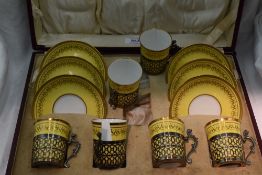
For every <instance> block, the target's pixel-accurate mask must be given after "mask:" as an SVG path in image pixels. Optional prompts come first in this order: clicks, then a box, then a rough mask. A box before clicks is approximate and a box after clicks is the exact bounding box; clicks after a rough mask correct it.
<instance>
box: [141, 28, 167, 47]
mask: <svg viewBox="0 0 262 175" xmlns="http://www.w3.org/2000/svg"><path fill="white" fill-rule="evenodd" d="M151 30H157V31H160V32H163V33H166V34H168V35H169V37H170V44H169V45H168V46H167V47H166V48H163V49H158V50H152V49H150V48H148V47H146V46H145V44H143V43H142V42H141V38H142V35H143V34H144V33H145V32H148V31H151ZM139 41H140V45H141V46H142V47H144V48H145V49H147V50H150V51H151V52H161V51H163V50H166V49H168V48H169V47H170V46H171V45H172V36H171V35H170V33H168V32H167V31H165V30H163V29H159V28H151V29H148V30H145V31H143V32H142V33H141V34H140V36H139Z"/></svg>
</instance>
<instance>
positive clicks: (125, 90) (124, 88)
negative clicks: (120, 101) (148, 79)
mask: <svg viewBox="0 0 262 175" xmlns="http://www.w3.org/2000/svg"><path fill="white" fill-rule="evenodd" d="M109 85H110V87H111V88H112V89H114V90H116V91H117V92H118V93H121V94H129V93H132V92H135V91H136V90H137V89H138V87H139V81H137V82H135V83H133V84H130V85H119V84H117V83H115V82H113V81H112V80H109Z"/></svg>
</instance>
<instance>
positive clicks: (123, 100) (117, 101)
mask: <svg viewBox="0 0 262 175" xmlns="http://www.w3.org/2000/svg"><path fill="white" fill-rule="evenodd" d="M109 91H110V98H109V104H110V105H111V106H112V107H113V108H116V107H120V108H124V107H126V106H130V105H132V104H134V103H135V102H136V101H137V99H138V89H137V90H135V91H134V92H131V93H128V94H122V93H118V92H116V91H115V90H113V89H112V88H111V87H110V88H109Z"/></svg>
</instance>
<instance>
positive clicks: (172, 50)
mask: <svg viewBox="0 0 262 175" xmlns="http://www.w3.org/2000/svg"><path fill="white" fill-rule="evenodd" d="M181 49H182V48H181V47H179V46H178V45H177V43H176V40H172V43H171V48H170V55H174V54H176V53H177V52H178V51H179V50H181Z"/></svg>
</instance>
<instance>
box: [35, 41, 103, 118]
mask: <svg viewBox="0 0 262 175" xmlns="http://www.w3.org/2000/svg"><path fill="white" fill-rule="evenodd" d="M106 79H107V74H106V66H105V63H104V60H103V57H102V55H101V54H100V53H99V52H98V50H96V49H95V48H94V47H92V46H90V45H89V44H87V43H84V42H80V41H65V42H62V43H59V44H57V45H55V46H54V47H52V48H51V49H49V50H48V52H47V53H46V54H45V55H44V58H43V61H42V62H41V66H40V71H39V74H38V76H37V79H36V81H35V84H34V88H35V96H34V100H33V117H34V119H38V118H39V117H41V116H43V115H48V114H52V113H55V112H54V111H55V109H54V106H55V104H56V102H57V101H58V100H59V99H60V98H61V97H63V96H67V95H69V96H70V95H71V96H74V97H77V98H79V99H80V100H81V101H82V102H83V104H84V108H85V113H86V114H88V115H91V116H95V117H99V118H105V116H106V114H107V105H106V101H105V97H106V86H105V81H106ZM69 113H70V110H69Z"/></svg>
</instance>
